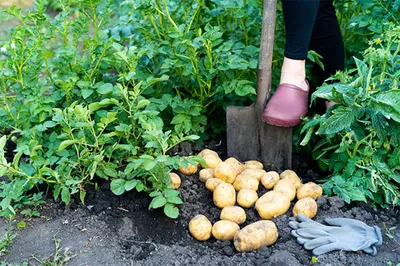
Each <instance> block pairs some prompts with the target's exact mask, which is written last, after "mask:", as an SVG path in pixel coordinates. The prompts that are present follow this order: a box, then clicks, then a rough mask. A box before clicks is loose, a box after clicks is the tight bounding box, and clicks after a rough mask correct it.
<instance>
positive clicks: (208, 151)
mask: <svg viewBox="0 0 400 266" xmlns="http://www.w3.org/2000/svg"><path fill="white" fill-rule="evenodd" d="M206 154H214V155H216V156H218V153H217V152H215V151H213V150H210V149H204V150H202V151H201V152H200V153H199V154H198V155H199V156H200V157H204V155H206Z"/></svg>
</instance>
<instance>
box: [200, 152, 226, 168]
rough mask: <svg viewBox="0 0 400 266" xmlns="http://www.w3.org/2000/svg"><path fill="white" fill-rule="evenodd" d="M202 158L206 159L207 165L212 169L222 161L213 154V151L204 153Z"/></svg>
mask: <svg viewBox="0 0 400 266" xmlns="http://www.w3.org/2000/svg"><path fill="white" fill-rule="evenodd" d="M203 159H204V161H206V164H207V165H208V167H209V168H213V169H214V168H215V167H217V166H218V165H219V164H220V163H222V160H221V158H219V156H218V154H217V155H215V154H213V153H206V154H204V155H203Z"/></svg>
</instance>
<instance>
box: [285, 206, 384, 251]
mask: <svg viewBox="0 0 400 266" xmlns="http://www.w3.org/2000/svg"><path fill="white" fill-rule="evenodd" d="M297 220H298V221H300V222H296V221H291V222H289V226H290V227H291V228H292V229H293V230H292V235H293V236H294V237H296V238H297V242H298V243H299V244H301V245H304V248H305V249H307V250H312V253H313V254H314V255H316V256H318V255H321V254H324V253H327V252H330V251H333V250H344V251H359V250H362V251H364V252H365V253H368V254H371V255H376V253H377V249H376V247H377V246H380V245H382V233H381V229H380V228H379V227H378V226H372V227H371V226H368V225H366V224H365V223H363V222H360V221H358V220H354V219H346V218H336V219H325V222H326V223H327V224H329V225H331V226H326V225H323V224H320V223H318V222H315V221H313V220H311V219H309V218H308V217H306V216H304V215H303V214H299V215H297Z"/></svg>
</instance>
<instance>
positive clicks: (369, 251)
mask: <svg viewBox="0 0 400 266" xmlns="http://www.w3.org/2000/svg"><path fill="white" fill-rule="evenodd" d="M363 251H364V252H365V253H367V254H370V255H372V256H375V255H376V253H378V251H377V250H376V247H375V246H374V245H372V246H370V247H368V248H366V249H363Z"/></svg>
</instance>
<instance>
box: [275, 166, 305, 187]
mask: <svg viewBox="0 0 400 266" xmlns="http://www.w3.org/2000/svg"><path fill="white" fill-rule="evenodd" d="M280 178H281V179H289V180H290V181H292V182H293V184H294V186H295V187H296V189H298V188H299V187H300V186H301V185H302V183H301V180H300V178H299V177H298V176H297V174H296V173H295V172H294V171H292V170H285V171H283V172H282V173H281V174H280Z"/></svg>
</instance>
